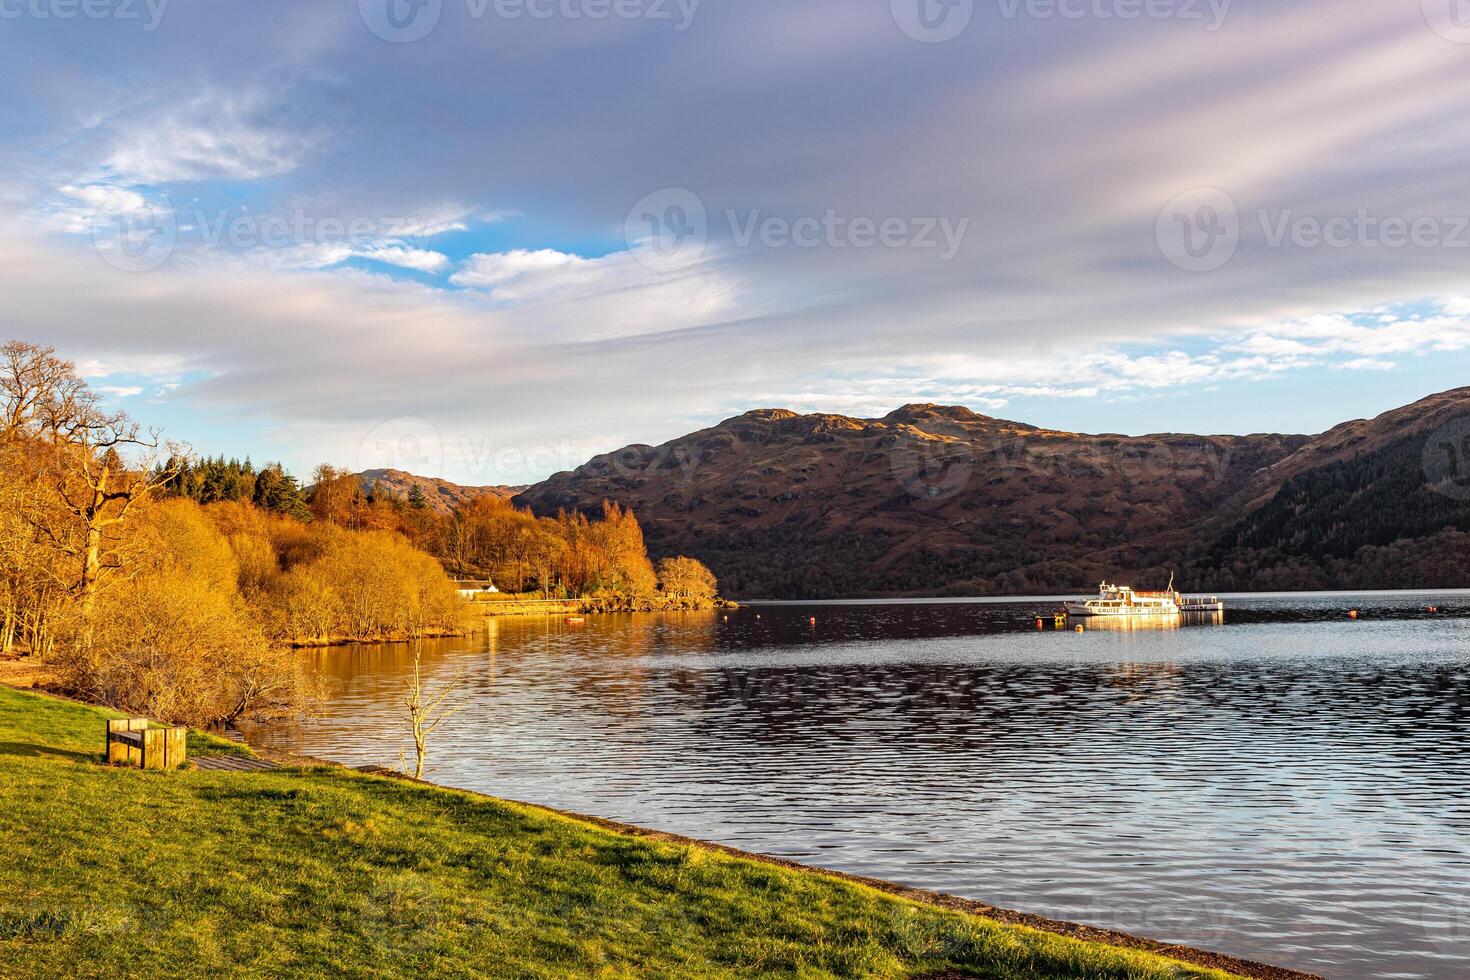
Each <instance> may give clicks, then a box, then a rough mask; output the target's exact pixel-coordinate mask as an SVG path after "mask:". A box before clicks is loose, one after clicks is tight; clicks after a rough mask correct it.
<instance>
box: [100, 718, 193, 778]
mask: <svg viewBox="0 0 1470 980" xmlns="http://www.w3.org/2000/svg"><path fill="white" fill-rule="evenodd" d="M187 736H188V729H186V728H183V727H174V728H149V727H148V719H147V718H114V719H111V720H109V721H108V722H107V763H108V765H113V766H137V767H138V768H140V769H177V768H178V767H179V766H182V765H183V764H184V760H185V758H186V751H185V744H186V741H185V740H186V738H187Z"/></svg>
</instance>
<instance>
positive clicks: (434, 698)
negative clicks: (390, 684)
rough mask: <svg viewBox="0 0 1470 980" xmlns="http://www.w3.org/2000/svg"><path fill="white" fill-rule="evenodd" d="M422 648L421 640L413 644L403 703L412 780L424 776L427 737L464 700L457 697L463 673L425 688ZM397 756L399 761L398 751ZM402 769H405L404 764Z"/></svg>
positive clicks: (427, 745)
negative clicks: (409, 735) (410, 743)
mask: <svg viewBox="0 0 1470 980" xmlns="http://www.w3.org/2000/svg"><path fill="white" fill-rule="evenodd" d="M423 650H424V645H423V644H422V643H414V645H413V676H412V677H411V678H410V679H409V682H408V696H407V697H406V698H405V699H404V706H405V707H407V708H408V722H409V727H410V730H411V731H412V733H413V751H414V766H413V778H414V779H423V778H424V761H425V760H426V759H427V758H428V757H429V736H431V735H433V734H434V733H435V732H436V731H438V730H439V726H441V725H443V724H444V723H445V722H446V721H448V720H449V719H450V718H452V717H453V716H454V715H456V714H458V713H459V711H460V709H461V708H463V707H464V703H463V701H462V700H460V699H458V698H457V692H458V690H459V686H460V682H461V681H462V680H463V674H455V675H454V677H452V678H450V679H449V680H448V681H446V682H445V683H443V684H442V685H440V686H439V687H438V689H437V690H429V691H426V690H425V689H424V682H423V672H422V670H421V667H422V660H423ZM399 758H400V761H402V755H401V754H400V756H399ZM404 771H405V772H407V766H406V765H405V766H404Z"/></svg>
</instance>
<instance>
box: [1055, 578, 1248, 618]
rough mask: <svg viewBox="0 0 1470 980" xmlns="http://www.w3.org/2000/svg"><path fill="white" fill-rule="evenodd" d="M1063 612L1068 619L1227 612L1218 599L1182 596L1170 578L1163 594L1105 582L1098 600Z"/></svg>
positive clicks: (1071, 604) (1079, 603)
mask: <svg viewBox="0 0 1470 980" xmlns="http://www.w3.org/2000/svg"><path fill="white" fill-rule="evenodd" d="M1064 608H1065V609H1066V612H1067V615H1068V616H1177V615H1179V614H1180V613H1218V612H1224V611H1225V603H1223V602H1221V601H1220V599H1219V597H1218V596H1212V595H1180V594H1179V593H1178V592H1176V591H1174V576H1172V575H1170V576H1169V587H1168V588H1167V589H1165V590H1164V591H1163V592H1135V591H1133V590H1132V589H1130V588H1129V587H1128V586H1126V585H1109V584H1108V583H1107V582H1104V583H1102V585H1101V586H1100V587H1099V588H1098V590H1097V598H1096V599H1079V600H1077V601H1076V602H1069V603H1067V604H1066V606H1065V607H1064Z"/></svg>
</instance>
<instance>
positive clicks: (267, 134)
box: [102, 89, 318, 184]
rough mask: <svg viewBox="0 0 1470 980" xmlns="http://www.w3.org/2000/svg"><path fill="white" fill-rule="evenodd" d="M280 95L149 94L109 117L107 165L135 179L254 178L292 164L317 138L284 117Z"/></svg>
mask: <svg viewBox="0 0 1470 980" xmlns="http://www.w3.org/2000/svg"><path fill="white" fill-rule="evenodd" d="M285 104H286V99H285V97H284V96H283V95H277V94H267V93H265V92H262V91H259V90H256V91H247V92H243V93H237V94H228V93H225V92H221V91H218V90H214V89H208V90H205V91H203V92H200V93H198V94H196V95H193V96H191V97H189V98H187V99H185V100H183V101H181V102H176V103H160V102H148V103H144V104H142V105H140V106H136V107H133V108H131V109H129V110H128V111H126V112H123V113H120V114H118V115H115V116H113V117H111V118H109V119H108V120H107V121H106V123H104V124H103V126H102V128H104V129H106V130H107V131H109V132H110V133H111V134H112V139H111V143H112V145H111V149H110V150H109V152H108V153H107V154H106V156H105V157H104V158H103V161H102V162H103V165H104V167H105V168H106V172H108V173H110V174H112V175H114V176H116V177H117V178H118V179H120V180H123V181H126V182H128V183H133V184H162V183H171V182H174V181H198V180H208V179H225V180H254V179H258V178H261V177H271V176H276V175H279V174H284V173H288V172H290V171H291V170H294V169H295V168H296V167H297V165H298V164H299V163H300V162H301V160H302V159H303V158H304V157H305V156H306V155H307V153H308V152H310V150H311V149H312V147H313V146H314V145H315V143H316V142H317V139H318V137H317V134H316V133H315V132H314V131H313V130H312V129H311V128H309V127H306V126H302V125H300V124H296V125H287V124H283V123H282V122H281V121H280V119H279V117H280V110H281V108H282V107H283V106H284V105H285Z"/></svg>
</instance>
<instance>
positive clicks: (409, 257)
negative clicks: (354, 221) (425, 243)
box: [355, 245, 449, 272]
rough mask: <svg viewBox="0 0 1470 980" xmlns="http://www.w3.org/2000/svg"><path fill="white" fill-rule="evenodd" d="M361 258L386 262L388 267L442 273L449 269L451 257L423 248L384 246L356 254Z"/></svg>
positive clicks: (363, 250)
mask: <svg viewBox="0 0 1470 980" xmlns="http://www.w3.org/2000/svg"><path fill="white" fill-rule="evenodd" d="M355 254H356V255H357V256H359V257H360V258H364V259H372V260H373V261H374V262H385V263H387V264H388V265H396V266H400V267H402V268H404V269H414V270H417V271H419V272H440V271H442V270H444V269H446V268H448V267H449V256H447V255H444V254H443V253H441V252H433V251H429V250H428V249H422V248H409V247H406V246H403V245H382V246H374V247H371V248H366V249H361V250H358V251H357V252H356V253H355Z"/></svg>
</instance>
